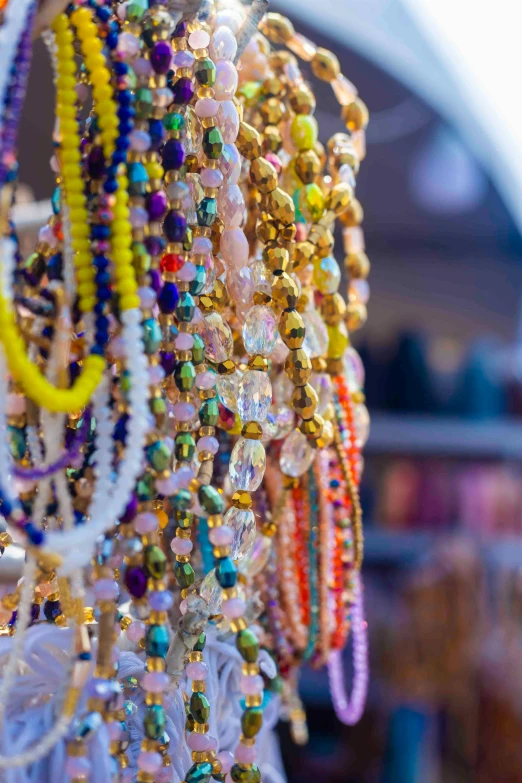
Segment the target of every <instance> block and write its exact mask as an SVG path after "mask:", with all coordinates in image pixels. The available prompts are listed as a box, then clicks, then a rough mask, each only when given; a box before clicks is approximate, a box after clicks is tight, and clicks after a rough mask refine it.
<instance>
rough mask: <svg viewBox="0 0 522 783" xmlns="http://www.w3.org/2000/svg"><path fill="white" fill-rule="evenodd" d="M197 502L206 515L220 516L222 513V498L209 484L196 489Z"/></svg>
mask: <svg viewBox="0 0 522 783" xmlns="http://www.w3.org/2000/svg"><path fill="white" fill-rule="evenodd" d="M198 500H199V502H200V504H201V506H202V507H203V508H204V509H205V511H206V512H207V513H208V514H221V513H222V512H223V506H224V503H223V497H222V496H221V495H220V493H219V492H218V491H217V489H216V488H215V487H211V486H210V484H204V485H203V486H202V487H200V488H199V489H198Z"/></svg>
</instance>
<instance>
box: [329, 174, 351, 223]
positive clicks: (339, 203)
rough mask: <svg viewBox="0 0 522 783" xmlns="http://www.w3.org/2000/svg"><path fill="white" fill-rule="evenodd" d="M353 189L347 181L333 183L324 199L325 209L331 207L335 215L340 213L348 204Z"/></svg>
mask: <svg viewBox="0 0 522 783" xmlns="http://www.w3.org/2000/svg"><path fill="white" fill-rule="evenodd" d="M352 197H353V190H352V188H351V186H350V185H349V184H348V183H347V182H339V183H338V184H337V185H334V186H333V188H332V189H331V191H330V193H329V194H328V196H327V199H326V209H331V210H333V212H335V214H336V215H341V214H342V213H343V212H345V211H346V210H347V209H348V207H349V206H350V201H351V200H352Z"/></svg>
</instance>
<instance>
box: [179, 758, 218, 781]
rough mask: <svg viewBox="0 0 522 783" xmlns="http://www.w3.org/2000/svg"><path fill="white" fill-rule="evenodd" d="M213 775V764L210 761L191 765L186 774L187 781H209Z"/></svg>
mask: <svg viewBox="0 0 522 783" xmlns="http://www.w3.org/2000/svg"><path fill="white" fill-rule="evenodd" d="M211 775H212V764H211V763H210V762H209V761H202V762H200V763H199V764H193V765H192V766H191V768H190V769H189V771H188V772H187V774H186V775H185V783H208V781H209V780H210V777H211Z"/></svg>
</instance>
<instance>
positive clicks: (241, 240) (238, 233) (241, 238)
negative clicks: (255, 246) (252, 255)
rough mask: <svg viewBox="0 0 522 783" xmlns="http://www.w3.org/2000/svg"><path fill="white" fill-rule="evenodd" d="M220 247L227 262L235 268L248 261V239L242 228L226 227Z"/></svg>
mask: <svg viewBox="0 0 522 783" xmlns="http://www.w3.org/2000/svg"><path fill="white" fill-rule="evenodd" d="M219 247H220V250H221V255H222V256H223V258H224V260H225V261H226V263H227V264H230V266H233V267H234V268H235V269H239V268H240V267H242V266H245V264H246V263H247V262H248V253H249V247H248V241H247V238H246V237H245V234H244V232H243V231H242V230H241V229H240V228H226V229H225V230H224V231H223V233H222V234H221V240H220V245H219Z"/></svg>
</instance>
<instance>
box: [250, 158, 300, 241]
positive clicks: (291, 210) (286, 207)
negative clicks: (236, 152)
mask: <svg viewBox="0 0 522 783" xmlns="http://www.w3.org/2000/svg"><path fill="white" fill-rule="evenodd" d="M240 151H241V150H240ZM254 157H259V155H256V156H254ZM268 211H269V212H270V214H271V215H272V216H273V217H274V218H275V219H276V220H278V221H279V222H280V223H283V225H285V226H288V225H290V223H293V222H294V220H295V207H294V202H293V200H292V197H291V196H289V195H288V193H285V191H284V190H281V188H276V189H275V190H273V191H272V192H271V193H269V194H268Z"/></svg>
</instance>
